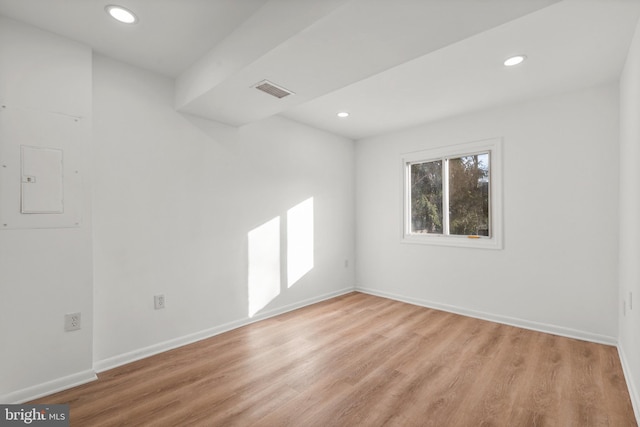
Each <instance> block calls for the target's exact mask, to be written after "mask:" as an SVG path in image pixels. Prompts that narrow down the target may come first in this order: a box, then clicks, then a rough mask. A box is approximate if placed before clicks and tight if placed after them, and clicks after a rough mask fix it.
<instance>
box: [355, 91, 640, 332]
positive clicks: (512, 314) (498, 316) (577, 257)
mask: <svg viewBox="0 0 640 427" xmlns="http://www.w3.org/2000/svg"><path fill="white" fill-rule="evenodd" d="M617 103H618V97H617V90H616V87H615V85H614V84H610V85H605V86H600V87H594V88H590V89H586V90H583V91H580V92H575V93H567V94H561V95H557V96H553V97H549V98H544V99H538V100H534V101H531V102H527V103H523V104H519V105H510V106H507V107H502V108H498V109H494V110H488V111H482V112H478V113H476V114H471V115H466V116H462V117H457V118H452V119H449V120H446V121H442V122H438V123H432V124H427V125H423V126H419V127H416V128H412V129H408V130H404V131H401V132H396V133H393V134H389V135H383V136H379V137H374V138H368V139H365V140H361V141H358V142H357V144H356V159H357V162H356V163H357V166H356V169H357V173H356V188H357V189H358V190H357V205H356V206H357V207H356V209H357V218H358V221H357V233H356V247H357V248H358V253H357V272H356V277H357V287H358V288H359V289H362V290H365V291H369V292H374V293H378V294H381V295H385V296H391V297H395V298H398V299H404V300H408V301H412V302H416V303H419V304H424V305H427V306H434V307H440V308H444V309H447V310H452V311H457V312H461V313H468V314H472V315H475V316H481V317H486V318H490V319H494V320H498V321H502V322H507V323H513V324H517V325H521V326H525V327H530V328H538V329H542V330H545V331H550V332H555V333H559V334H565V335H570V336H577V337H583V338H586V339H592V340H597V341H604V342H610V343H615V342H616V336H617V317H616V313H617V298H618V291H617V285H616V284H617V252H618V238H617V223H618V209H617V207H618V192H617V188H618V187H617V186H618V106H617ZM493 137H501V138H503V141H504V151H503V159H504V161H503V163H504V164H503V171H504V187H503V188H504V200H503V203H504V236H505V238H504V249H503V250H482V249H464V248H450V247H439V246H425V245H415V244H401V243H400V236H401V213H402V210H401V203H402V197H401V191H402V182H401V153H406V152H411V151H417V150H421V149H425V148H430V147H437V146H446V145H450V144H456V143H464V142H471V141H476V140H482V139H487V138H493ZM639 301H640V300H639Z"/></svg>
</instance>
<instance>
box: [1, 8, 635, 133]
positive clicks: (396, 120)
mask: <svg viewBox="0 0 640 427" xmlns="http://www.w3.org/2000/svg"><path fill="white" fill-rule="evenodd" d="M109 3H118V4H121V5H123V6H126V7H128V8H129V9H131V10H133V11H134V12H136V14H137V15H138V17H139V19H140V22H139V23H138V24H135V25H133V26H126V25H123V24H119V23H117V22H115V21H112V20H111V19H110V18H109V17H108V16H107V14H106V13H105V12H104V7H105V6H106V5H107V4H109ZM0 14H2V15H5V16H8V17H10V18H13V19H17V20H20V21H23V22H26V23H29V24H32V25H36V26H38V27H41V28H43V29H46V30H49V31H52V32H55V33H58V34H61V35H63V36H66V37H69V38H71V39H74V40H78V41H81V42H84V43H86V44H88V45H90V46H91V47H92V48H93V49H94V50H95V51H97V52H99V53H101V54H103V55H106V56H110V57H113V58H116V59H119V60H122V61H124V62H127V63H131V64H133V65H136V66H139V67H142V68H145V69H149V70H152V71H155V72H158V73H161V74H164V75H167V76H170V77H173V78H175V79H176V99H177V108H178V109H179V110H180V111H182V112H188V113H191V114H195V115H199V116H203V117H207V118H210V119H213V120H217V121H221V122H223V123H227V124H231V125H236V126H239V125H243V124H246V123H251V122H254V121H257V120H261V119H263V118H266V117H269V116H271V115H274V114H281V115H284V116H286V117H289V118H291V119H294V120H297V121H300V122H302V123H306V124H309V125H311V126H314V127H317V128H320V129H325V130H328V131H330V132H334V133H336V134H340V135H344V136H347V137H350V138H352V139H358V138H362V137H365V136H370V135H375V134H380V133H384V132H389V131H392V130H395V129H398V128H402V127H406V126H410V125H413V124H418V123H422V122H426V121H431V120H438V119H441V118H444V117H448V116H452V115H456V114H461V113H465V112H469V111H473V110H477V109H481V108H487V107H491V106H496V105H500V104H504V103H508V102H515V101H519V100H523V99H527V98H531V97H536V96H542V95H549V94H552V93H555V92H560V91H567V90H572V89H576V88H579V87H585V86H589V85H593V84H597V83H600V82H605V81H612V80H615V79H617V78H618V75H619V73H620V70H621V68H622V66H623V63H624V59H625V56H626V52H627V49H628V46H629V42H630V40H631V37H632V34H633V30H634V28H635V25H636V22H637V21H638V18H639V17H640V0H564V1H561V2H558V0H180V1H178V0H0ZM515 53H525V54H527V56H528V60H527V61H526V62H525V63H524V64H522V65H520V66H517V67H514V68H510V69H507V68H505V67H504V66H503V65H502V60H503V59H504V58H506V57H507V56H509V55H511V54H515ZM263 79H269V80H271V81H273V82H274V83H276V84H279V85H282V86H284V87H285V88H287V89H290V90H292V91H293V92H295V95H292V96H289V97H286V98H283V99H277V98H273V97H270V96H269V95H266V94H264V93H262V92H259V91H257V90H255V89H253V88H252V87H251V86H252V85H253V84H255V83H257V82H259V81H261V80H263ZM342 110H347V111H349V112H350V113H351V116H350V117H349V118H347V119H338V118H337V117H336V113H337V112H338V111H342Z"/></svg>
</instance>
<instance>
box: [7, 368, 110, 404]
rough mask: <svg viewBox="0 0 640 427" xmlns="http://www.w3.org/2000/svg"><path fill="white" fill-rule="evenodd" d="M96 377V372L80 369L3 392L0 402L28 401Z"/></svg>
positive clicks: (16, 402)
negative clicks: (43, 381) (36, 383)
mask: <svg viewBox="0 0 640 427" xmlns="http://www.w3.org/2000/svg"><path fill="white" fill-rule="evenodd" d="M97 379H98V377H97V376H96V373H95V372H94V371H92V370H88V371H82V372H78V373H77V374H73V375H69V376H66V377H62V378H57V379H55V380H53V381H48V382H46V383H42V384H38V385H35V386H32V387H27V388H23V389H22V390H18V391H14V392H11V393H8V394H5V395H4V396H0V402H2V403H7V404H18V403H24V402H29V401H30V400H34V399H38V398H40V397H43V396H48V395H50V394H53V393H57V392H59V391H62V390H67V389H69V388H72V387H77V386H79V385H82V384H86V383H88V382H91V381H95V380H97Z"/></svg>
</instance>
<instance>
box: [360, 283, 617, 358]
mask: <svg viewBox="0 0 640 427" xmlns="http://www.w3.org/2000/svg"><path fill="white" fill-rule="evenodd" d="M355 290H356V292H362V293H365V294H371V295H375V296H379V297H383V298H389V299H393V300H396V301H401V302H406V303H408V304H413V305H419V306H421V307H427V308H433V309H436V310H442V311H447V312H450V313H455V314H460V315H463V316H469V317H474V318H477V319H482V320H488V321H491V322H496V323H502V324H505V325H510V326H517V327H519V328H524V329H530V330H533V331H537V332H544V333H547V334H553V335H559V336H563V337H567V338H576V339H579V340H583V341H591V342H595V343H598V344H607V345H614V346H615V345H617V343H618V340H617V339H616V338H615V337H611V336H607V335H600V334H594V333H591V332H585V331H580V330H577V329H571V328H565V327H562V326H556V325H551V324H547V323H540V322H533V321H530V320H524V319H518V318H515V317H509V316H501V315H499V314H491V313H485V312H482V311H476V310H470V309H467V308H463V307H458V306H454V305H449V304H441V303H437V302H433V301H427V300H423V299H419V298H412V297H407V296H404V295H397V294H394V293H390V292H385V291H379V290H376V289H370V288H361V287H356V289H355Z"/></svg>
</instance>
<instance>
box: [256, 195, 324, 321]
mask: <svg viewBox="0 0 640 427" xmlns="http://www.w3.org/2000/svg"><path fill="white" fill-rule="evenodd" d="M281 221H282V218H281V217H280V216H277V217H275V218H273V219H271V220H269V221H267V222H265V223H264V224H262V225H260V226H258V227H256V228H254V229H253V230H251V231H249V233H248V235H247V237H248V242H249V254H248V255H249V272H248V287H249V289H248V290H249V292H248V295H249V301H248V302H249V304H248V305H249V308H248V309H249V311H248V315H249V317H253V316H254V315H255V314H256V313H258V312H259V311H260V310H262V309H263V308H264V307H266V306H267V304H269V303H270V302H271V301H273V300H274V299H275V298H276V297H277V296H278V295H280V292H281V287H280V283H281V282H282V272H281V268H282V264H281V262H280V254H281V250H282V249H283V248H282V247H281V242H280V237H281V235H280V225H281V224H280V223H281ZM313 228H314V221H313V197H310V198H308V199H307V200H305V201H303V202H301V203H299V204H297V205H296V206H294V207H292V208H291V209H289V210H288V211H287V216H286V236H285V242H286V254H287V255H286V265H287V273H286V277H287V287H286V288H285V289H288V288H291V287H293V286H294V285H295V284H296V283H298V281H299V280H300V279H301V278H302V277H304V275H305V274H307V273H308V272H309V271H311V270H312V269H313V266H314V251H313V245H314V233H313Z"/></svg>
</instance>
